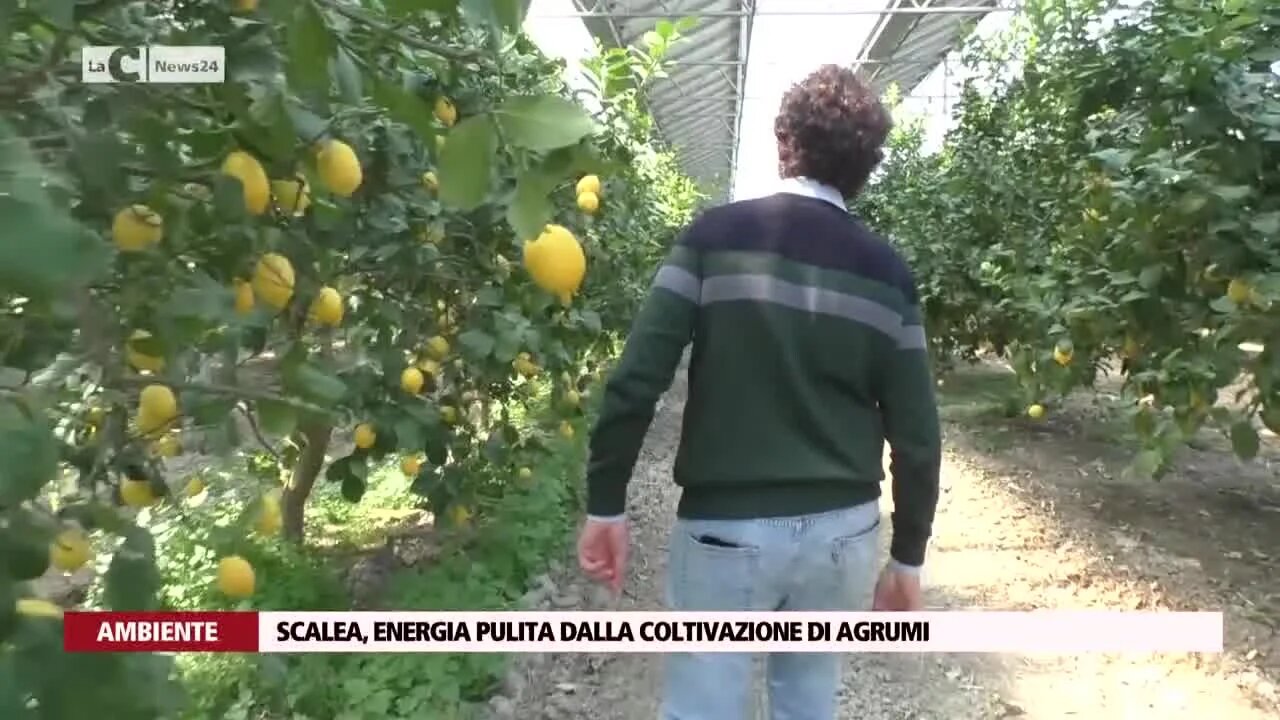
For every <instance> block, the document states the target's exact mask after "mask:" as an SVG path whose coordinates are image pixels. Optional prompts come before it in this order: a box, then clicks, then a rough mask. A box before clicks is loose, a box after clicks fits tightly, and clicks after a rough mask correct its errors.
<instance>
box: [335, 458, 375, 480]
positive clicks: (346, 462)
mask: <svg viewBox="0 0 1280 720" xmlns="http://www.w3.org/2000/svg"><path fill="white" fill-rule="evenodd" d="M368 476H369V466H368V465H367V464H366V463H365V461H364V458H363V457H359V456H356V455H347V456H346V457H341V458H338V459H337V460H334V461H333V463H331V464H330V465H329V468H328V469H327V470H325V472H324V477H325V479H326V480H328V481H329V482H336V483H344V484H345V483H347V482H348V478H355V479H356V480H359V481H361V482H363V481H364V480H365V478H367V477H368Z"/></svg>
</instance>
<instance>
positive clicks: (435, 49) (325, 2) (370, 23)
mask: <svg viewBox="0 0 1280 720" xmlns="http://www.w3.org/2000/svg"><path fill="white" fill-rule="evenodd" d="M316 4H317V5H320V6H321V7H324V8H327V9H328V10H331V11H333V12H335V13H337V14H339V15H341V16H343V17H345V18H346V19H348V20H350V21H352V22H356V23H359V24H361V25H363V26H365V27H367V28H369V29H370V30H375V31H377V32H380V33H383V34H385V35H387V36H389V37H393V38H395V39H396V40H399V41H400V42H402V43H404V44H405V45H408V46H410V47H414V48H417V49H419V50H425V51H427V52H429V53H434V54H436V55H439V56H440V57H444V58H448V59H450V60H459V61H466V60H474V59H476V58H479V57H481V53H479V52H477V51H475V50H464V49H460V48H454V47H449V46H448V45H441V44H439V43H433V42H430V41H428V40H420V39H418V38H415V37H413V36H411V35H407V34H405V33H403V32H401V31H399V30H397V29H395V28H393V27H391V26H390V25H386V24H384V23H381V22H378V21H377V20H374V19H373V18H371V17H369V16H368V15H365V14H364V13H363V12H361V11H359V10H356V9H355V8H352V7H349V6H346V5H341V4H339V3H336V2H333V0H316Z"/></svg>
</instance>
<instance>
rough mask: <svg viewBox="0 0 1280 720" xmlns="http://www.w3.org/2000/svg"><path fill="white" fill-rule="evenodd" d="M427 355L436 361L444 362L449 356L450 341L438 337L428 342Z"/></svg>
mask: <svg viewBox="0 0 1280 720" xmlns="http://www.w3.org/2000/svg"><path fill="white" fill-rule="evenodd" d="M427 353H428V354H429V355H431V357H433V358H435V359H436V360H443V359H444V357H445V356H446V355H448V354H449V341H448V340H445V339H444V338H443V337H441V336H439V335H436V336H435V337H432V338H431V339H430V340H428V341H427Z"/></svg>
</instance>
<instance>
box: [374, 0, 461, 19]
mask: <svg viewBox="0 0 1280 720" xmlns="http://www.w3.org/2000/svg"><path fill="white" fill-rule="evenodd" d="M424 10H425V11H430V12H434V13H440V14H442V15H445V14H453V13H455V12H457V11H458V0H387V13H389V14H390V15H392V16H395V17H404V16H405V15H412V14H414V13H419V12H422V11H424Z"/></svg>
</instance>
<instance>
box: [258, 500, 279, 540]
mask: <svg viewBox="0 0 1280 720" xmlns="http://www.w3.org/2000/svg"><path fill="white" fill-rule="evenodd" d="M282 525H284V513H282V512H281V510H280V501H279V500H278V499H277V498H276V496H275V495H271V494H268V495H264V496H262V502H261V505H260V506H259V508H258V517H257V519H256V520H255V522H254V529H255V530H257V531H258V534H259V535H263V536H266V537H271V536H273V535H275V534H276V533H278V532H280V527H281V526H282Z"/></svg>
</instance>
